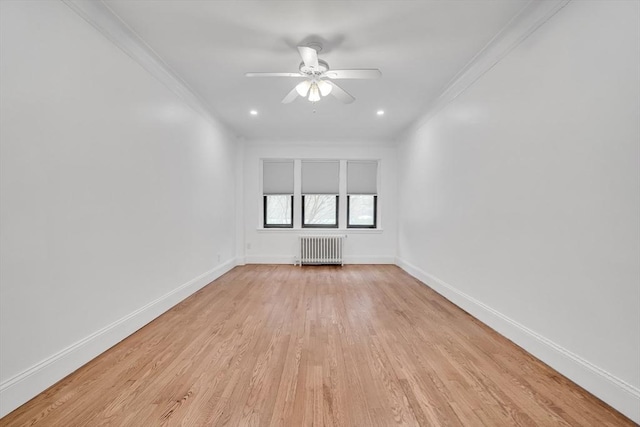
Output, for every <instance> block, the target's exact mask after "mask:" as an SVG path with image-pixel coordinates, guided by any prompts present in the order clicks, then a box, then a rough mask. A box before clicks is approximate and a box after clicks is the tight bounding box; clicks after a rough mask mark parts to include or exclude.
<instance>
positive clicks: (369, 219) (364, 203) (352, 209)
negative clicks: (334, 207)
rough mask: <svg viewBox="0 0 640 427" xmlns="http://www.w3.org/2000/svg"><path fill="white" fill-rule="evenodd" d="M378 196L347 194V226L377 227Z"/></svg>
mask: <svg viewBox="0 0 640 427" xmlns="http://www.w3.org/2000/svg"><path fill="white" fill-rule="evenodd" d="M377 204H378V196H375V195H370V194H358V195H355V194H350V195H348V196H347V227H349V228H376V214H377V209H376V206H377Z"/></svg>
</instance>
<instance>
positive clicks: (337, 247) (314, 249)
mask: <svg viewBox="0 0 640 427" xmlns="http://www.w3.org/2000/svg"><path fill="white" fill-rule="evenodd" d="M343 240H344V236H300V258H299V259H300V265H301V266H302V264H314V265H320V264H339V265H343V264H344V263H343V261H342V243H343Z"/></svg>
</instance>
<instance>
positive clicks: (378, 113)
mask: <svg viewBox="0 0 640 427" xmlns="http://www.w3.org/2000/svg"><path fill="white" fill-rule="evenodd" d="M376 114H377V115H379V116H384V110H378V112H377V113H376Z"/></svg>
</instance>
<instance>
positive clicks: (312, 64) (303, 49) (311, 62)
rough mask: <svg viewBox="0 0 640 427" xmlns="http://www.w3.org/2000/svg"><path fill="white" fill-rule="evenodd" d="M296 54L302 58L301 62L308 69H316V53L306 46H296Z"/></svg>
mask: <svg viewBox="0 0 640 427" xmlns="http://www.w3.org/2000/svg"><path fill="white" fill-rule="evenodd" d="M298 52H300V56H301V57H302V62H304V65H306V66H307V67H309V68H313V69H314V70H317V69H318V52H316V50H315V49H313V48H310V47H307V46H298Z"/></svg>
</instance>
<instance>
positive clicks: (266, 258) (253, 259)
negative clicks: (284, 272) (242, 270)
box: [245, 255, 296, 265]
mask: <svg viewBox="0 0 640 427" xmlns="http://www.w3.org/2000/svg"><path fill="white" fill-rule="evenodd" d="M295 260H296V257H295V256H293V255H247V256H246V257H245V264H291V265H293V264H294V262H295Z"/></svg>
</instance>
